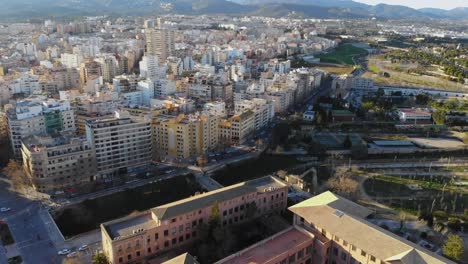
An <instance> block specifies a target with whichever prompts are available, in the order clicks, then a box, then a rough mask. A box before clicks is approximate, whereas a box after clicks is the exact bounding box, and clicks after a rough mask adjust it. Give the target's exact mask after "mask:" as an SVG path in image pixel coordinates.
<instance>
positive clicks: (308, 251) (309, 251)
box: [306, 246, 312, 255]
mask: <svg viewBox="0 0 468 264" xmlns="http://www.w3.org/2000/svg"><path fill="white" fill-rule="evenodd" d="M310 253H312V246H308V247H306V254H307V255H309V254H310Z"/></svg>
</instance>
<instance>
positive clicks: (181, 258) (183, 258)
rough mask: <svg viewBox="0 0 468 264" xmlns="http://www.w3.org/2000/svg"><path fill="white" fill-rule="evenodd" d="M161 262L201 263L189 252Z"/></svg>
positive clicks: (174, 263)
mask: <svg viewBox="0 0 468 264" xmlns="http://www.w3.org/2000/svg"><path fill="white" fill-rule="evenodd" d="M161 264H199V263H198V261H197V260H196V259H195V258H194V257H193V256H192V255H190V254H189V253H184V254H182V255H180V256H177V257H175V258H173V259H170V260H168V261H165V262H163V263H161Z"/></svg>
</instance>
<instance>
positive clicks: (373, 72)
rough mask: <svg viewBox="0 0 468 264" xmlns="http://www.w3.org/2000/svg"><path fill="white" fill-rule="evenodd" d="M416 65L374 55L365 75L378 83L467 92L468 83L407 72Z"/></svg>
mask: <svg viewBox="0 0 468 264" xmlns="http://www.w3.org/2000/svg"><path fill="white" fill-rule="evenodd" d="M414 67H415V66H414V65H413V64H401V63H391V62H390V61H385V60H382V59H380V58H379V57H377V56H374V57H372V58H370V59H369V70H370V71H368V72H366V73H365V74H364V76H363V77H364V78H369V79H373V80H374V82H375V83H376V84H377V85H393V86H395V85H396V86H407V87H418V88H420V87H427V88H434V89H447V90H453V91H465V92H466V91H467V90H468V85H462V84H459V83H456V82H452V81H449V80H445V79H443V78H438V77H434V76H428V75H417V74H409V73H406V69H409V68H414ZM380 72H387V73H389V74H390V77H388V78H387V77H383V76H381V75H379V74H378V73H380Z"/></svg>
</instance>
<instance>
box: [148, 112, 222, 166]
mask: <svg viewBox="0 0 468 264" xmlns="http://www.w3.org/2000/svg"><path fill="white" fill-rule="evenodd" d="M219 122H220V117H218V116H213V115H204V114H201V115H200V114H194V115H189V116H185V115H179V116H167V115H161V116H156V117H155V118H154V120H153V123H152V127H153V144H154V146H155V147H154V151H155V153H154V157H155V158H156V159H162V158H166V157H169V158H179V159H186V158H190V157H194V156H197V155H201V154H203V153H205V152H206V151H209V150H212V149H214V148H215V147H217V146H218V143H219Z"/></svg>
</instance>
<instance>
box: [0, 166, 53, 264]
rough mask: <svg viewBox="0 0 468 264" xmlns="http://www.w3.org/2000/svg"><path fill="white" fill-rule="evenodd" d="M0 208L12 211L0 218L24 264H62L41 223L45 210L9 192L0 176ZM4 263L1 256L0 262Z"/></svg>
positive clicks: (32, 201) (0, 215) (2, 177)
mask: <svg viewBox="0 0 468 264" xmlns="http://www.w3.org/2000/svg"><path fill="white" fill-rule="evenodd" d="M0 207H9V208H11V210H10V211H9V212H6V213H0V218H1V219H3V221H5V222H6V223H7V224H8V226H9V228H10V231H11V233H12V235H13V239H14V240H15V243H16V246H17V248H18V251H19V253H20V255H21V257H22V259H23V263H25V264H42V263H47V264H59V263H62V258H61V257H59V256H58V255H57V250H58V249H57V248H56V247H55V245H54V243H53V242H52V240H51V239H50V237H49V234H48V231H47V226H46V224H45V223H44V221H43V220H42V219H41V216H40V213H41V210H45V209H43V206H42V204H41V202H40V201H38V200H34V199H30V198H27V197H25V196H23V195H20V194H18V193H16V192H14V191H12V190H11V185H10V182H9V181H8V180H7V179H6V178H5V176H4V175H0ZM0 252H1V253H0V255H2V254H5V251H4V250H2V249H0ZM4 259H5V257H4V256H3V257H2V256H0V262H1V261H2V260H4ZM2 264H3V262H2Z"/></svg>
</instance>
